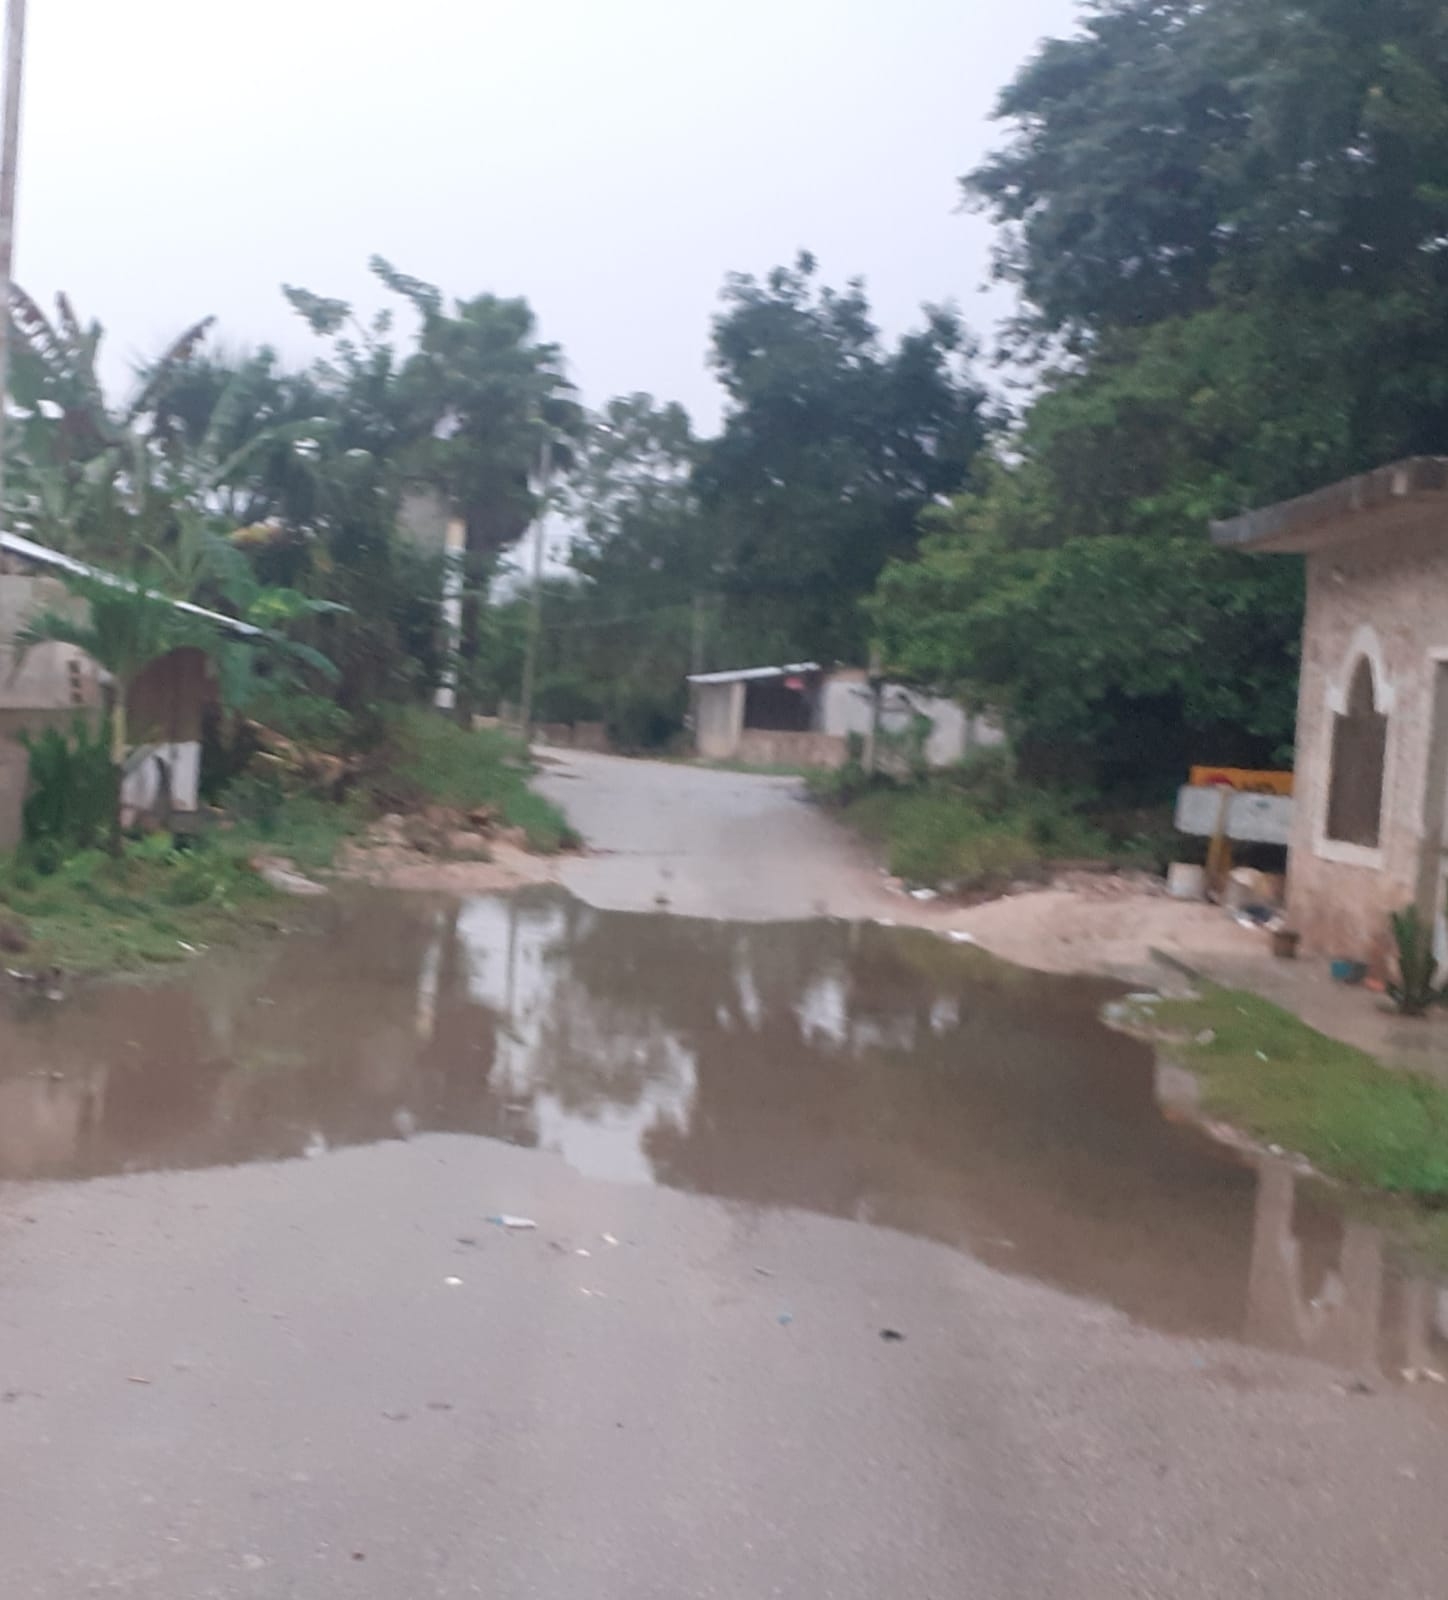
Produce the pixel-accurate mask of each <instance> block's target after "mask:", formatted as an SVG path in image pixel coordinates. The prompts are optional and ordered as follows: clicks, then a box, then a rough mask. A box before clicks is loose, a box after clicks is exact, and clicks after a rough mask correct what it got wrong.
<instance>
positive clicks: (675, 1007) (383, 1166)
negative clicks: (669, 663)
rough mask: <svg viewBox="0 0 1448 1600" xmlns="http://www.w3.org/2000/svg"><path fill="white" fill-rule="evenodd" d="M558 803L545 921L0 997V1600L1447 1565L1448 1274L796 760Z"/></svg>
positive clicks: (481, 924) (1338, 1590)
mask: <svg viewBox="0 0 1448 1600" xmlns="http://www.w3.org/2000/svg"><path fill="white" fill-rule="evenodd" d="M548 782H549V785H550V787H551V788H552V789H553V791H554V792H555V794H556V795H557V796H558V798H560V799H561V800H563V801H564V803H565V804H567V805H568V807H569V809H570V811H571V812H572V813H573V815H574V817H575V819H576V821H577V822H578V824H579V826H580V827H581V828H582V829H583V831H584V832H585V834H586V835H587V836H588V837H589V838H590V840H591V841H592V842H593V843H594V845H595V846H596V847H597V848H596V850H595V852H594V853H592V854H590V855H589V856H587V857H583V858H580V859H579V860H578V861H576V862H574V863H572V864H570V866H569V867H568V868H567V869H566V871H565V874H564V885H563V887H561V888H550V889H542V890H539V889H534V890H528V891H524V892H522V893H520V894H518V895H515V896H512V897H488V898H480V899H476V900H472V901H466V902H457V901H450V900H446V899H439V898H433V897H427V896H389V895H385V894H380V893H376V892H370V891H362V890H349V891H343V892H340V893H338V894H337V895H335V896H334V897H333V898H332V899H331V900H330V901H329V902H328V903H327V904H325V905H324V906H321V907H319V908H317V909H316V910H315V912H312V913H309V919H308V920H306V923H305V926H304V928H303V929H302V931H299V932H298V933H297V934H295V935H293V936H292V937H290V938H288V939H286V940H281V941H274V942H272V943H270V944H267V945H264V946H252V947H249V948H246V949H244V950H242V951H233V952H227V953H217V954H216V955H214V956H212V957H209V958H207V959H204V960H202V961H199V962H197V963H196V964H194V965H193V966H192V967H191V968H190V969H189V970H188V971H187V972H186V973H185V974H184V975H183V976H179V977H177V978H176V979H174V980H171V981H168V982H166V983H163V984H159V985H151V986H147V987H144V988H142V987H136V986H115V987H108V988H97V989H92V990H89V991H83V992H81V993H79V994H77V995H75V996H72V997H71V998H70V999H68V1000H67V1001H66V1002H64V1003H63V1004H60V1005H52V1004H48V1003H47V1004H41V1003H38V1002H37V1003H31V1004H30V1005H28V1006H19V1007H17V1006H14V1005H12V1006H11V1007H10V1008H9V1009H8V1010H0V1440H3V1449H4V1452H5V1464H6V1470H5V1473H4V1476H3V1479H0V1551H3V1559H4V1562H5V1577H4V1587H3V1591H0V1592H3V1593H4V1594H5V1595H6V1596H7V1597H8V1596H10V1595H14V1596H32V1595H33V1596H44V1597H46V1600H61V1597H67V1600H68V1597H70V1596H73V1595H88V1594H119V1595H135V1596H145V1597H146V1600H200V1597H211V1596H225V1597H231V1596H236V1597H257V1600H262V1597H265V1600H277V1597H284V1596H285V1597H291V1596H297V1597H308V1600H311V1597H316V1600H332V1597H334V1596H344V1595H345V1596H359V1597H363V1600H384V1597H385V1600H403V1597H407V1600H412V1597H415V1600H432V1597H444V1596H454V1595H475V1594H476V1595H488V1596H494V1597H503V1600H513V1597H522V1596H535V1595H536V1596H543V1597H550V1600H552V1597H557V1600H568V1597H573V1596H579V1597H583V1596H588V1597H590V1600H599V1597H604V1600H613V1597H615V1596H616V1597H618V1600H624V1597H628V1600H638V1597H654V1596H658V1597H660V1600H663V1597H669V1600H675V1597H679V1596H692V1595H701V1596H728V1597H740V1600H743V1597H755V1596H771V1595H781V1596H798V1597H809V1600H821V1597H842V1600H843V1597H848V1600H855V1597H861V1600H863V1597H866V1596H869V1597H872V1600H873V1597H877V1596H881V1595H897V1594H899V1595H906V1594H908V1595H912V1596H923V1597H935V1596H939V1597H942V1600H944V1597H947V1596H949V1597H951V1600H955V1597H958V1596H962V1595H981V1596H992V1597H994V1596H1009V1597H1015V1596H1021V1597H1026V1596H1031V1597H1037V1596H1051V1597H1055V1596H1061V1597H1068V1596H1069V1597H1076V1596H1087V1597H1095V1596H1101V1597H1107V1596H1112V1597H1115V1596H1143V1597H1145V1596H1150V1597H1153V1600H1166V1597H1173V1600H1174V1597H1177V1596H1201V1597H1206V1596H1213V1597H1216V1596H1257V1595H1261V1596H1273V1597H1296V1596H1299V1595H1301V1596H1308V1595H1314V1596H1324V1595H1326V1596H1343V1597H1348V1596H1353V1597H1356V1596H1359V1595H1365V1594H1369V1593H1371V1594H1373V1595H1375V1596H1395V1597H1396V1596H1403V1597H1408V1596H1413V1597H1418V1596H1422V1597H1427V1596H1434V1597H1437V1596H1439V1595H1441V1594H1442V1593H1443V1592H1444V1591H1445V1589H1448V1535H1445V1533H1444V1531H1443V1523H1442V1518H1441V1507H1442V1505H1443V1503H1444V1495H1445V1490H1448V1431H1445V1427H1448V1404H1445V1395H1448V1389H1445V1388H1444V1387H1441V1386H1440V1385H1438V1384H1436V1383H1435V1382H1433V1381H1432V1379H1431V1378H1429V1377H1422V1378H1420V1381H1418V1382H1415V1383H1411V1384H1409V1383H1407V1382H1405V1381H1404V1379H1403V1376H1402V1374H1403V1371H1404V1370H1405V1369H1406V1370H1407V1371H1408V1372H1410V1373H1412V1374H1413V1375H1414V1376H1415V1377H1417V1376H1419V1375H1420V1374H1423V1373H1431V1372H1435V1371H1437V1370H1438V1368H1439V1367H1441V1366H1443V1365H1444V1364H1445V1360H1448V1344H1445V1334H1448V1298H1445V1297H1444V1296H1443V1295H1442V1293H1441V1292H1440V1288H1439V1285H1438V1284H1437V1283H1436V1282H1433V1281H1430V1280H1426V1279H1423V1278H1419V1277H1415V1276H1411V1275H1404V1274H1402V1273H1401V1272H1399V1271H1397V1270H1395V1268H1394V1266H1393V1264H1392V1262H1391V1261H1390V1259H1389V1256H1388V1252H1387V1251H1386V1249H1385V1247H1384V1243H1383V1241H1382V1240H1381V1238H1380V1237H1379V1236H1378V1235H1377V1234H1376V1233H1375V1231H1374V1230H1372V1229H1371V1228H1368V1227H1365V1226H1363V1225H1362V1224H1359V1223H1352V1222H1345V1221H1344V1220H1343V1219H1342V1218H1341V1217H1340V1216H1339V1215H1338V1214H1337V1212H1336V1210H1335V1208H1334V1206H1333V1203H1332V1199H1331V1196H1328V1195H1323V1194H1321V1193H1318V1192H1316V1191H1315V1190H1314V1189H1312V1188H1311V1186H1309V1185H1307V1184H1304V1183H1302V1182H1300V1181H1299V1180H1298V1179H1297V1178H1296V1177H1295V1176H1294V1175H1293V1174H1292V1172H1291V1171H1290V1169H1288V1168H1287V1167H1285V1166H1284V1165H1283V1164H1282V1163H1280V1162H1268V1163H1266V1164H1265V1165H1264V1166H1262V1167H1260V1168H1259V1167H1258V1166H1257V1165H1255V1164H1252V1163H1244V1162H1243V1161H1242V1160H1241V1159H1240V1158H1234V1157H1231V1156H1229V1154H1228V1153H1226V1152H1224V1151H1222V1150H1221V1149H1220V1148H1219V1147H1217V1146H1214V1145H1212V1144H1210V1143H1209V1142H1208V1141H1206V1140H1205V1139H1203V1138H1202V1137H1201V1136H1200V1135H1198V1134H1197V1133H1196V1132H1195V1131H1194V1130H1192V1129H1191V1128H1189V1127H1187V1126H1184V1125H1182V1124H1181V1123H1179V1122H1175V1121H1172V1120H1170V1119H1168V1118H1167V1117H1164V1116H1163V1115H1162V1113H1161V1111H1160V1108H1159V1107H1158V1105H1157V1103H1156V1097H1155V1070H1154V1063H1153V1061H1152V1059H1151V1057H1150V1055H1149V1053H1148V1052H1147V1051H1146V1050H1145V1049H1144V1047H1142V1046H1140V1045H1138V1044H1136V1043H1134V1042H1132V1041H1129V1040H1126V1039H1123V1038H1121V1037H1120V1036H1118V1035H1116V1034H1114V1033H1112V1032H1110V1031H1108V1030H1107V1029H1106V1028H1105V1027H1104V1026H1102V1025H1101V1024H1100V1022H1099V1020H1098V1013H1099V1010H1100V1007H1101V1005H1102V1004H1103V1003H1104V1001H1106V1000H1107V999H1108V998H1110V997H1111V995H1112V994H1113V993H1114V992H1115V991H1113V990H1112V989H1111V988H1110V987H1109V986H1107V985H1104V984H1101V983H1098V982H1095V981H1093V980H1087V979H1062V978H1050V977H1043V976H1040V975H1036V974H1029V973H1025V972H1023V971H1020V970H1019V969H1015V968H1011V967H1008V966H1005V965H1004V964H1002V963H998V962H995V961H993V960H991V959H990V958H988V957H986V956H984V955H983V954H982V953H980V952H979V951H976V950H972V949H969V948H962V947H959V946H956V945H952V944H950V943H948V942H947V941H945V940H942V939H940V938H937V937H936V936H934V935H931V934H928V933H924V932H919V931H908V930H901V929H890V928H884V927H880V926H878V925H875V924H873V923H870V922H865V921H861V920H859V917H858V913H859V911H860V910H861V909H862V908H863V907H864V906H865V905H867V904H868V903H870V899H871V895H872V892H873V891H872V886H870V885H869V883H868V879H867V875H866V874H865V872H864V869H863V867H862V866H861V864H860V862H859V859H858V857H857V856H856V854H855V853H854V851H853V849H852V847H851V846H849V845H848V844H847V843H846V842H845V841H844V840H843V839H842V838H841V837H840V836H839V835H837V834H836V833H835V832H834V831H833V830H832V829H831V828H830V826H829V824H828V823H827V822H826V821H824V820H823V819H822V818H820V817H819V816H818V815H817V814H815V813H814V812H813V811H811V810H810V809H809V808H807V807H806V806H804V805H803V804H802V803H801V802H800V800H799V798H798V794H797V790H796V788H795V786H793V785H792V784H790V783H789V782H788V781H787V780H777V779H755V778H748V777H743V776H740V775H735V774H726V773H706V772H698V771H695V770H692V769H686V768H678V767H670V766H655V765H649V764H642V763H622V762H612V761H607V760H604V759H602V758H589V759H582V760H580V759H573V760H570V761H569V762H567V763H566V764H563V765H560V766H558V767H554V768H552V769H550V776H549V780H548ZM822 912H823V913H825V914H821V913H822ZM829 913H834V914H829ZM498 1217H512V1218H515V1219H516V1218H521V1219H526V1220H528V1221H531V1222H532V1223H534V1224H535V1225H534V1226H533V1227H531V1228H521V1227H516V1228H515V1227H508V1226H504V1225H503V1224H501V1223H500V1222H498V1221H496V1220H490V1219H495V1218H498Z"/></svg>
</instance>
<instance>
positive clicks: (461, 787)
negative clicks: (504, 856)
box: [387, 712, 577, 854]
mask: <svg viewBox="0 0 1448 1600" xmlns="http://www.w3.org/2000/svg"><path fill="white" fill-rule="evenodd" d="M392 743H393V744H394V746H395V757H394V760H393V763H392V770H391V772H390V773H389V775H388V780H387V781H388V782H389V783H391V782H392V781H393V780H394V779H400V780H401V782H402V783H403V784H405V785H407V786H409V787H411V788H412V789H413V790H414V791H415V792H416V793H417V795H419V796H420V797H421V798H423V799H426V800H431V801H435V802H436V803H437V804H439V805H445V806H457V807H460V808H461V809H463V810H472V809H474V808H475V807H478V806H489V807H491V808H492V809H493V810H495V811H496V812H497V813H498V814H499V815H500V816H501V817H502V819H503V821H504V822H506V823H507V824H508V826H509V827H513V828H521V829H523V831H524V833H526V834H527V836H528V843H529V845H530V847H531V848H532V849H534V850H539V851H542V852H544V853H545V854H549V853H552V852H553V851H556V850H561V849H563V847H564V846H565V845H569V844H573V843H576V842H577V840H576V836H575V835H574V833H573V830H572V829H571V828H570V827H569V826H568V823H567V821H566V820H565V818H564V816H563V813H562V812H561V811H560V810H559V809H558V807H557V806H555V805H554V804H553V803H552V801H550V800H547V799H545V798H544V797H543V796H542V795H540V794H538V793H536V792H535V791H534V790H533V789H532V788H530V787H529V782H528V780H529V778H530V776H531V775H532V772H533V766H532V763H531V761H530V760H529V758H528V752H527V750H526V748H525V747H524V745H523V744H522V742H521V741H520V740H518V739H515V738H513V737H512V736H511V735H510V734H507V733H504V732H502V731H501V730H500V729H496V728H484V729H480V730H478V731H476V732H474V731H473V730H472V729H468V728H460V727H459V726H458V725H457V724H456V723H455V722H448V721H447V720H446V719H444V718H442V717H436V716H429V715H428V714H426V713H424V712H410V713H407V714H406V715H404V716H401V717H399V718H398V720H397V724H396V726H395V729H394V730H393V736H392Z"/></svg>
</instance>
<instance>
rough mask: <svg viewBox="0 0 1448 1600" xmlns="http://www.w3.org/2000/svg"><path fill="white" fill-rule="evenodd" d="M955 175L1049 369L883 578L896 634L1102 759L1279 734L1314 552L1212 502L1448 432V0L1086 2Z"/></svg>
mask: <svg viewBox="0 0 1448 1600" xmlns="http://www.w3.org/2000/svg"><path fill="white" fill-rule="evenodd" d="M999 114H1000V116H1001V117H1002V118H1003V119H1004V120H1005V121H1006V122H1007V124H1008V126H1009V127H1010V128H1011V129H1012V130H1013V131H1012V135H1011V137H1010V138H1009V139H1008V140H1007V142H1006V143H1005V145H1004V146H1003V148H1002V149H1000V150H999V151H998V152H997V153H996V154H995V155H994V156H992V157H991V158H990V159H988V160H987V161H986V162H985V163H984V164H983V165H982V166H981V167H979V168H978V169H977V170H976V171H975V172H973V173H971V174H970V175H969V176H968V177H967V178H966V179H965V180H964V185H965V192H966V194H967V197H968V198H969V199H970V200H972V201H973V202H974V203H976V204H977V205H979V206H981V207H983V208H984V209H985V210H987V211H988V213H989V214H990V215H991V216H992V217H993V218H994V219H995V220H996V221H997V222H998V223H999V224H1000V225H1001V229H1002V233H1001V238H1002V244H1001V248H1000V251H999V256H998V270H999V272H1000V274H1001V275H1002V276H1003V277H1005V278H1006V279H1007V280H1009V281H1010V282H1012V283H1014V284H1015V285H1016V286H1017V287H1018V288H1019V290H1020V291H1021V294H1022V296H1023V300H1024V306H1023V311H1022V315H1021V317H1020V319H1019V320H1018V322H1017V323H1016V325H1015V326H1014V328H1013V329H1012V332H1011V337H1010V345H1011V351H1012V354H1013V355H1014V356H1015V357H1016V358H1017V359H1018V360H1026V361H1029V362H1033V363H1034V364H1035V368H1036V379H1037V382H1036V387H1035V398H1034V400H1033V401H1032V403H1031V404H1030V405H1029V406H1028V407H1027V409H1026V410H1025V412H1024V415H1023V416H1022V417H1020V418H1019V419H1018V423H1017V425H1016V427H1015V429H1014V430H1013V431H1012V433H1011V435H1010V436H1009V438H1008V440H1007V441H1005V442H1004V444H1003V446H1002V447H1001V449H1000V450H999V453H998V460H997V463H996V466H995V469H994V471H993V472H991V473H990V474H989V475H988V476H987V479H986V482H985V484H984V486H983V487H981V488H979V489H976V490H975V491H973V492H972V493H970V494H969V495H967V496H965V497H962V498H960V499H958V500H957V501H956V503H955V505H954V506H953V507H952V508H951V510H950V511H949V512H947V513H946V514H944V515H943V516H939V517H937V518H936V519H935V522H934V529H933V532H932V535H931V537H930V539H929V540H928V542H927V544H926V546H925V551H924V555H923V559H922V560H921V561H920V562H919V563H918V564H916V565H914V566H906V565H897V566H895V567H892V569H891V570H890V571H889V572H888V573H887V574H886V576H885V578H884V580H883V582H882V585H881V588H880V592H879V595H878V598H877V602H876V611H875V615H876V618H877V622H878V626H879V628H880V631H881V634H882V637H883V638H884V640H885V642H886V644H887V646H888V653H889V655H890V656H891V658H892V659H893V660H894V661H895V662H896V663H897V664H899V665H900V666H902V667H904V668H906V669H907V670H909V671H911V672H913V673H915V674H916V675H918V676H921V677H924V678H928V679H933V680H936V681H941V682H947V683H950V684H952V685H954V686H956V687H957V688H960V689H962V690H964V691H966V692H967V693H971V694H974V695H976V696H978V697H979V698H981V699H984V700H987V701H990V702H992V703H995V704H998V705H1000V706H1002V707H1003V708H1004V709H1005V710H1006V711H1007V712H1008V714H1009V715H1010V717H1011V719H1012V721H1013V723H1014V725H1015V728H1016V730H1017V732H1018V733H1019V734H1020V735H1021V737H1022V738H1023V740H1024V741H1025V743H1026V745H1027V747H1028V748H1034V749H1035V750H1036V751H1037V752H1040V751H1042V750H1046V749H1049V750H1050V752H1051V753H1052V756H1053V757H1054V759H1055V760H1056V761H1057V762H1060V761H1061V760H1062V759H1065V760H1067V761H1072V760H1074V761H1075V762H1077V763H1078V764H1083V765H1087V764H1089V765H1090V766H1094V768H1095V770H1096V772H1097V775H1098V776H1099V777H1100V778H1101V779H1102V780H1103V781H1104V782H1106V783H1108V784H1112V783H1117V782H1119V781H1122V780H1124V779H1126V778H1128V777H1130V778H1132V779H1133V780H1135V781H1138V782H1145V783H1147V784H1148V785H1149V784H1150V783H1151V782H1152V781H1156V782H1158V783H1160V784H1162V785H1165V784H1167V783H1169V782H1171V781H1174V780H1176V779H1177V778H1178V776H1179V773H1180V769H1181V766H1182V764H1183V762H1184V761H1185V760H1186V759H1188V758H1189V757H1191V756H1196V757H1198V758H1200V759H1226V758H1237V759H1241V760H1264V759H1270V758H1271V757H1272V756H1273V755H1274V753H1276V754H1278V755H1280V754H1282V753H1284V752H1285V750H1286V749H1287V747H1288V746H1290V742H1291V732H1292V718H1293V705H1294V699H1295V650H1296V640H1297V634H1298V628H1299V622H1300V598H1299V594H1300V574H1299V573H1297V572H1295V571H1293V570H1292V567H1293V563H1291V562H1287V561H1267V560H1263V561H1256V560H1252V559H1250V558H1244V557H1239V556H1233V555H1228V554H1225V553H1222V552H1217V551H1214V550H1212V549H1211V548H1210V547H1209V546H1208V545H1207V544H1206V533H1205V524H1206V522H1207V520H1208V519H1209V518H1211V517H1220V516H1226V515H1231V514H1233V513H1234V512H1236V511H1238V510H1240V509H1242V508H1244V507H1246V506H1249V505H1252V504H1262V503H1268V502H1271V501H1275V500H1278V499H1281V498H1284V497H1287V496H1290V495H1293V494H1296V493H1300V492H1303V491H1305V490H1307V489H1309V488H1313V487H1316V486H1318V485H1320V484H1322V483H1324V482H1328V481H1331V480H1333V479H1334V478H1337V477H1340V476H1343V475H1346V474H1349V473H1352V472H1356V471H1361V470H1364V469H1366V468H1369V467H1372V466H1375V465H1378V464H1381V463H1382V462H1383V461H1385V460H1391V459H1394V458H1396V457H1400V456H1404V455H1409V454H1414V453H1423V452H1437V451H1441V450H1443V449H1444V448H1445V439H1448V166H1445V163H1444V158H1443V150H1444V148H1445V137H1448V14H1445V13H1444V11H1443V8H1442V7H1441V6H1440V5H1438V4H1435V3H1430V0H1383V3H1379V4H1374V5H1371V6H1365V5H1361V4H1358V3H1355V0H1306V3H1303V0H1210V3H1207V4H1202V3H1199V0H1096V3H1094V4H1091V5H1089V6H1088V7H1087V8H1086V14H1085V17H1084V19H1083V27H1082V30H1081V32H1080V33H1079V34H1078V35H1077V36H1075V37H1073V38H1071V39H1068V40H1058V41H1052V42H1050V43H1048V44H1047V45H1045V46H1044V47H1043V48H1042V49H1041V50H1040V52H1039V53H1038V54H1037V55H1036V57H1035V58H1034V59H1033V60H1032V61H1031V62H1030V63H1029V64H1028V65H1027V66H1026V67H1025V68H1024V69H1023V70H1022V72H1021V73H1020V74H1019V75H1018V77H1017V79H1016V80H1015V82H1014V83H1013V84H1012V85H1011V87H1010V88H1009V89H1008V90H1007V91H1006V93H1005V94H1004V96H1003V97H1002V99H1001V102H1000V107H999Z"/></svg>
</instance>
